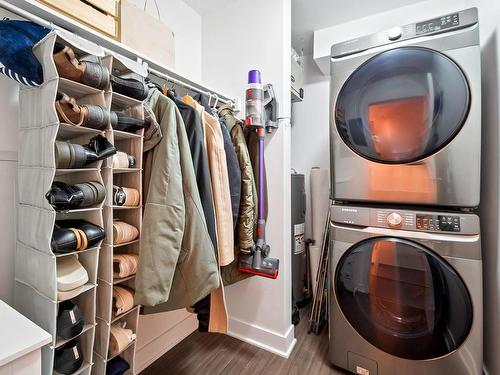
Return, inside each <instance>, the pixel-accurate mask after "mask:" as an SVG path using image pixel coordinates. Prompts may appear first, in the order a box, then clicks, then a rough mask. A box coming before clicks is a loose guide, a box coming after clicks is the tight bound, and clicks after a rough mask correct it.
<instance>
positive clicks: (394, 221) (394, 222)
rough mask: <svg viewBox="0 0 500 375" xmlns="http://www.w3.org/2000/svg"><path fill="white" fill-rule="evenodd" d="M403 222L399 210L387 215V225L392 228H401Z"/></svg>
mask: <svg viewBox="0 0 500 375" xmlns="http://www.w3.org/2000/svg"><path fill="white" fill-rule="evenodd" d="M402 224H403V218H402V217H401V215H400V214H398V213H397V212H393V213H391V214H389V215H387V225H389V227H390V228H399V227H400V226H401V225H402Z"/></svg>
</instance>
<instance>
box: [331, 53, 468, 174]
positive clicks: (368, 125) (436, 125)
mask: <svg viewBox="0 0 500 375" xmlns="http://www.w3.org/2000/svg"><path fill="white" fill-rule="evenodd" d="M469 107H470V90H469V85H468V83H467V80H466V78H465V76H464V74H463V72H462V70H461V69H460V68H459V67H458V66H457V64H455V63H454V62H453V61H452V60H451V59H450V58H448V57H446V56H445V55H443V54H441V53H439V52H436V51H434V50H430V49H427V48H420V47H401V48H396V49H393V50H389V51H385V52H382V53H380V54H378V55H376V56H374V57H373V58H371V59H370V60H368V61H367V62H365V63H364V64H363V65H361V66H360V67H359V68H358V69H357V70H356V71H355V72H354V73H352V75H351V76H350V77H349V78H348V79H347V81H346V82H345V84H344V86H343V87H342V89H341V90H340V93H339V95H338V97H337V102H336V105H335V121H336V125H337V129H338V132H339V134H340V136H341V137H342V139H343V140H344V142H345V143H346V144H347V146H349V147H350V148H351V149H352V150H353V151H354V152H356V153H357V154H359V155H361V156H362V157H364V158H366V159H369V160H372V161H375V162H380V163H391V164H401V163H409V162H415V161H418V160H421V159H423V158H426V157H427V156H429V155H431V154H434V153H436V152H437V151H439V150H440V149H441V148H443V147H444V146H446V144H448V142H450V141H451V140H452V139H453V137H454V136H455V135H456V134H457V133H458V132H459V131H460V128H461V127H462V125H463V123H464V122H465V120H466V118H467V114H468V111H469Z"/></svg>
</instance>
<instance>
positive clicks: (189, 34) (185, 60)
mask: <svg viewBox="0 0 500 375" xmlns="http://www.w3.org/2000/svg"><path fill="white" fill-rule="evenodd" d="M128 1H129V3H131V4H134V5H136V6H138V7H139V8H141V9H143V8H144V3H145V2H146V3H147V7H146V10H147V12H148V13H149V14H151V15H152V16H154V17H157V15H158V12H157V11H156V7H155V1H154V0H128ZM156 2H157V4H158V7H159V9H160V16H161V20H162V21H163V22H164V23H165V24H166V25H168V27H169V28H170V29H171V30H172V31H173V32H174V34H175V69H174V70H175V72H176V73H178V74H180V75H182V76H183V77H185V78H189V79H191V80H193V81H195V82H200V81H201V78H202V77H201V39H202V36H201V15H200V14H198V13H197V12H196V11H195V10H194V9H192V8H191V7H190V6H189V5H187V4H186V3H185V2H184V1H183V0H156ZM157 37H161V35H158V36H157ZM144 42H145V43H147V41H144Z"/></svg>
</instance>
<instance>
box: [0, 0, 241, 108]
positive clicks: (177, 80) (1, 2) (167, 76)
mask: <svg viewBox="0 0 500 375" xmlns="http://www.w3.org/2000/svg"><path fill="white" fill-rule="evenodd" d="M0 7H1V8H4V9H6V10H8V11H9V12H12V13H14V14H17V15H18V16H19V17H22V18H26V19H29V20H30V21H33V22H35V23H37V24H39V25H41V26H44V27H46V28H48V29H51V30H53V29H56V30H62V31H65V32H70V33H73V32H72V31H69V30H66V29H65V28H63V27H61V26H59V25H56V24H55V23H53V22H49V21H47V20H46V19H44V18H42V17H39V16H37V15H35V14H33V13H30V12H28V11H26V10H24V9H22V8H20V7H19V6H17V5H13V4H10V3H9V2H7V1H6V0H0ZM39 9H40V11H42V9H41V8H39ZM77 27H78V26H77ZM73 34H76V33H73ZM94 35H95V36H96V37H98V38H101V39H102V40H104V41H105V42H106V40H105V38H103V37H102V36H99V35H96V34H94ZM107 44H109V43H107ZM112 45H113V47H117V49H120V50H123V51H126V53H127V54H128V55H129V56H125V57H127V58H130V55H132V56H134V57H135V58H137V59H138V60H140V61H143V62H145V64H146V66H147V70H148V72H149V73H150V74H152V75H154V76H157V77H158V78H161V79H164V80H166V81H169V82H172V83H174V84H176V85H179V86H182V87H184V88H186V89H188V90H190V91H195V92H198V93H201V94H205V95H209V96H210V95H212V96H214V95H216V96H217V97H218V99H219V102H220V103H224V104H230V105H233V106H234V102H233V100H231V99H229V98H228V97H227V96H225V95H221V94H219V93H215V92H213V91H209V90H208V89H206V88H204V87H203V86H202V85H199V84H197V83H196V82H193V81H191V80H188V79H184V78H183V77H181V76H179V75H178V74H176V73H174V72H170V71H168V69H165V68H163V67H162V66H160V65H158V64H157V63H155V62H153V61H151V60H149V59H148V58H147V57H145V56H141V55H138V54H136V53H133V51H132V50H130V49H129V48H127V47H126V46H124V45H122V44H119V43H117V42H116V41H113V42H112ZM101 47H102V48H103V49H104V50H105V51H106V52H107V53H111V54H118V52H116V51H113V49H110V48H106V47H104V46H101ZM151 65H154V66H157V67H158V68H161V70H163V71H165V72H163V71H160V70H158V69H155V68H152V67H151ZM174 76H176V77H174Z"/></svg>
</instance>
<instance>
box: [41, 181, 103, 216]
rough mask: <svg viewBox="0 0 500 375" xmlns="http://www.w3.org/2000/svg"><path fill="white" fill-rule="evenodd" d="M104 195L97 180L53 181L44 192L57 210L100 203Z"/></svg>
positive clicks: (101, 186)
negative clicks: (82, 181)
mask: <svg viewBox="0 0 500 375" xmlns="http://www.w3.org/2000/svg"><path fill="white" fill-rule="evenodd" d="M105 197H106V190H105V188H104V186H103V185H102V184H101V183H100V182H97V181H91V182H84V183H81V184H76V185H68V184H65V183H64V182H60V181H54V182H53V183H52V188H51V189H50V190H49V191H48V192H47V194H45V198H47V200H48V201H49V204H50V205H51V206H52V207H54V209H56V210H58V211H63V210H73V209H78V208H87V207H91V206H94V205H96V204H99V203H101V202H102V201H103V200H104V198H105Z"/></svg>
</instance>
